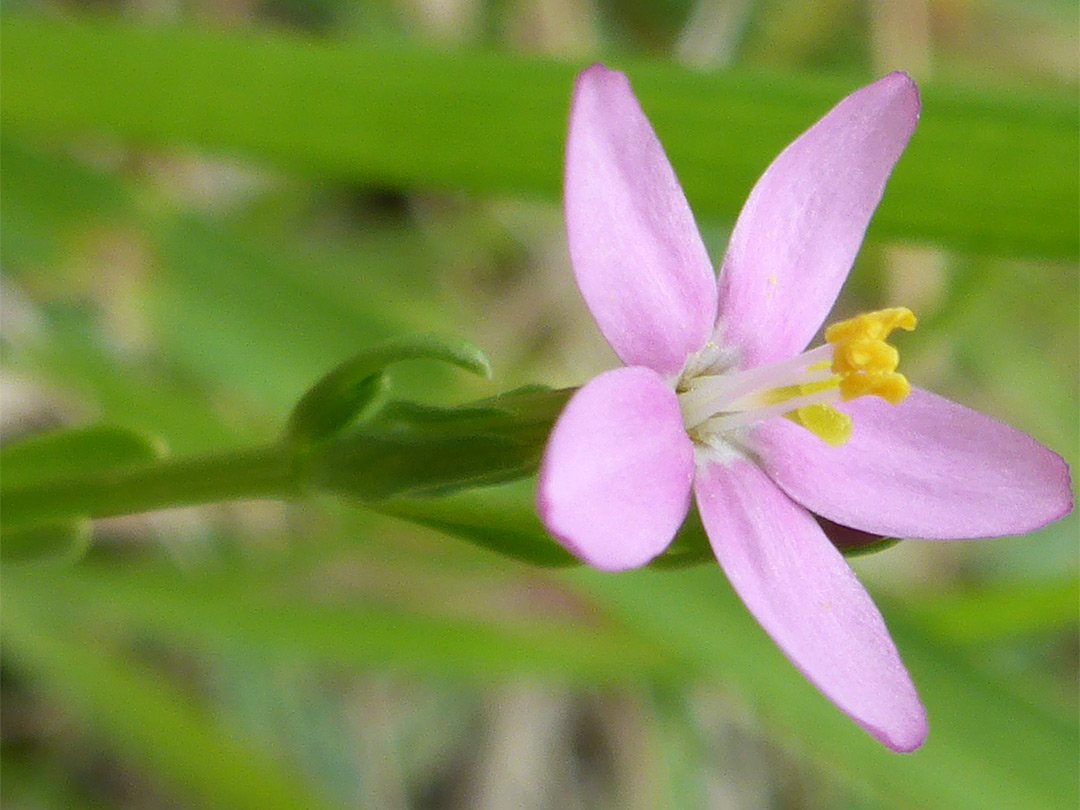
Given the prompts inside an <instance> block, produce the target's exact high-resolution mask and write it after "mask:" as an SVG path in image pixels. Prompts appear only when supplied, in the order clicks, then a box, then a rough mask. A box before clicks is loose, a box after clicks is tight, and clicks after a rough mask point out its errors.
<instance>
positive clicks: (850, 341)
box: [825, 307, 917, 405]
mask: <svg viewBox="0 0 1080 810" xmlns="http://www.w3.org/2000/svg"><path fill="white" fill-rule="evenodd" d="M916 323H917V321H916V319H915V315H914V314H913V313H912V311H911V310H910V309H908V308H907V307H892V308H890V309H881V310H878V311H877V312H867V313H864V314H862V315H857V316H856V317H854V318H850V319H848V320H846V321H840V322H838V323H834V324H832V325H831V326H830V327H828V328H827V329H826V330H825V340H826V341H828V343H829V344H830V345H831V346H832V347H833V362H832V370H833V371H834V372H835V373H836V374H838V375H839V376H840V397H841V399H843V400H845V401H847V400H851V399H855V398H857V397H863V396H868V395H871V394H873V395H874V396H878V397H881V398H882V399H884V400H885V401H886V402H889V403H891V404H893V405H895V404H897V403H898V402H900V401H901V400H902V399H903V398H904V397H906V396H907V395H908V393H910V391H911V386H910V385H909V384H908V381H907V378H905V377H904V375H903V374H897V373H896V366H897V364H898V363H899V362H900V353H899V352H898V351H896V349H895V348H893V347H892V346H890V345H889V344H888V343H886V342H885V339H886V338H887V337H888V336H889V335H890V334H891V333H892V332H893V330H895V329H904V330H907V331H908V332H910V331H911V330H912V329H914V328H915V325H916Z"/></svg>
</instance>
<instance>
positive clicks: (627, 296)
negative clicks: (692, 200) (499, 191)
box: [563, 65, 716, 377]
mask: <svg viewBox="0 0 1080 810" xmlns="http://www.w3.org/2000/svg"><path fill="white" fill-rule="evenodd" d="M565 171H566V174H565V177H564V191H563V196H564V213H565V217H566V236H567V241H568V243H569V247H570V259H571V262H572V264H573V267H574V277H575V278H576V279H577V284H578V287H579V288H580V289H581V294H582V295H583V296H584V298H585V303H586V304H588V306H589V310H590V311H591V312H592V314H593V317H594V318H596V323H597V324H598V325H599V327H600V331H601V332H602V333H603V334H604V337H605V338H607V341H608V343H610V344H611V346H612V348H613V349H615V353H616V354H618V355H619V357H620V358H621V359H622V361H623V362H624V363H626V364H627V365H641V366H647V367H648V368H651V369H653V370H654V371H656V372H658V373H660V374H663V375H665V376H668V377H671V376H673V375H675V374H677V373H678V372H679V371H680V369H681V368H682V365H683V362H684V361H685V359H686V356H687V355H688V354H690V353H691V352H695V351H697V350H698V349H700V348H701V347H702V346H703V345H705V342H706V341H707V340H708V339H709V337H710V336H711V334H712V330H713V325H714V322H715V320H716V276H715V274H714V273H713V270H712V265H711V264H710V262H709V256H708V254H707V253H706V252H705V246H704V244H702V241H701V236H700V235H699V233H698V229H697V225H695V224H694V216H693V214H691V213H690V206H689V205H687V203H686V197H684V196H683V192H682V188H681V187H680V186H679V181H678V180H677V179H676V178H675V173H674V171H672V168H671V165H670V164H669V163H668V160H667V157H666V156H665V155H664V149H663V147H661V146H660V142H659V141H658V140H657V139H656V133H654V132H653V129H652V127H651V126H650V125H649V122H648V120H647V119H646V118H645V114H644V113H643V112H642V111H641V107H640V106H638V103H637V99H635V98H634V94H633V92H632V91H631V89H630V83H629V82H628V81H627V80H626V77H625V76H624V75H623V74H621V73H618V72H615V71H612V70H608V69H607V68H605V67H603V66H602V65H593V66H592V67H589V68H586V69H585V70H583V71H582V72H581V73H580V74H579V75H578V78H577V82H576V83H575V85H574V98H573V101H572V103H571V107H570V131H569V133H568V134H567V137H566V170H565Z"/></svg>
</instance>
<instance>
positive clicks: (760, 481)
mask: <svg viewBox="0 0 1080 810" xmlns="http://www.w3.org/2000/svg"><path fill="white" fill-rule="evenodd" d="M918 115H919V96H918V90H917V89H916V87H915V84H914V83H913V82H912V81H911V79H910V78H909V77H908V76H906V75H905V74H903V73H893V74H890V75H888V76H886V77H885V78H883V79H881V80H879V81H877V82H875V83H873V84H871V85H869V86H868V87H864V88H863V89H861V90H858V91H856V92H855V93H853V94H852V95H850V96H848V97H847V98H845V99H844V100H843V101H841V102H840V103H839V104H838V105H837V106H836V107H835V108H833V110H832V111H830V112H829V113H828V114H827V115H826V116H825V117H824V118H822V119H821V120H820V121H819V122H818V123H817V124H815V125H814V126H813V127H811V128H810V129H809V130H808V131H807V132H806V133H804V134H803V135H801V136H800V137H799V138H798V139H797V140H796V141H795V142H794V143H792V144H791V145H790V146H788V148H787V149H785V150H784V151H783V152H782V153H781V154H780V156H779V157H778V158H777V159H776V160H775V161H773V163H772V165H771V166H769V168H768V169H767V170H766V172H765V174H764V175H763V176H762V178H761V179H760V180H759V181H758V183H757V185H756V186H755V187H754V189H753V191H752V192H751V193H750V197H749V199H748V200H747V202H746V205H745V206H744V208H743V210H742V213H741V214H740V215H739V218H738V221H737V222H736V224H735V228H734V231H733V232H732V235H731V241H730V244H729V245H728V249H727V254H726V255H725V257H724V261H723V263H722V265H721V267H720V273H719V278H717V276H716V275H715V274H714V273H713V271H712V267H711V266H710V262H709V258H708V256H707V255H706V252H705V247H704V245H703V244H702V241H701V237H700V235H699V234H698V231H697V228H696V226H695V224H694V219H693V216H692V214H691V213H690V209H689V207H688V205H687V203H686V199H685V197H684V196H683V193H682V190H681V188H680V186H679V183H678V181H677V180H676V178H675V174H674V172H673V171H672V169H671V166H670V165H669V164H668V161H667V158H666V157H665V155H664V151H663V149H662V147H661V146H660V143H659V141H658V140H657V138H656V135H655V133H654V132H653V130H652V128H651V126H650V125H649V122H648V121H647V120H646V118H645V116H644V114H643V113H642V111H641V108H640V107H639V106H638V103H637V101H636V100H635V98H634V95H633V93H632V92H631V90H630V85H629V83H628V82H627V80H626V78H625V77H624V76H623V75H622V74H621V73H617V72H613V71H610V70H607V69H606V68H604V67H603V66H601V65H594V66H592V67H590V68H588V69H586V70H585V71H583V72H582V73H581V74H580V75H579V76H578V79H577V82H576V85H575V88H574V96H573V102H572V104H571V110H570V127H569V134H568V136H567V144H566V169H565V172H566V173H565V178H564V182H565V188H564V195H565V216H566V231H567V237H568V242H569V248H570V258H571V260H572V263H573V268H574V275H575V277H576V279H577V284H578V287H579V288H580V289H581V293H582V295H583V296H584V298H585V301H586V303H587V304H588V306H589V309H590V310H591V311H592V314H593V317H594V318H595V319H596V322H597V324H598V325H599V327H600V331H601V332H602V333H603V334H604V337H605V338H607V340H608V342H609V343H610V344H611V346H612V348H614V350H615V352H616V354H618V356H619V358H620V359H621V360H622V361H623V362H624V363H625V364H626V366H625V368H619V369H615V370H612V371H607V372H604V373H603V374H600V375H599V376H597V377H596V378H594V379H593V380H591V381H590V382H589V383H587V384H586V385H585V386H584V387H582V388H581V389H580V390H579V391H577V392H576V393H575V394H574V396H573V397H572V398H571V399H570V401H569V402H568V403H567V405H566V408H565V409H564V411H563V412H562V414H561V416H560V417H559V419H558V421H557V423H556V425H555V427H554V429H553V431H552V433H551V436H550V438H549V440H548V444H547V448H546V450H545V454H544V459H543V462H542V465H541V469H540V476H539V485H538V493H537V504H538V507H539V512H540V515H541V518H542V519H543V521H544V524H545V526H546V527H547V528H548V530H549V531H550V532H551V533H552V535H554V536H555V537H556V538H557V539H558V540H559V541H560V542H561V543H562V544H563V545H565V546H566V548H568V549H569V550H570V551H571V552H573V553H574V554H575V555H577V556H578V557H579V558H580V559H582V560H583V561H585V562H586V563H588V564H590V565H592V566H594V567H596V568H600V569H603V570H609V571H617V570H622V569H627V568H633V567H636V566H640V565H643V564H644V563H646V562H648V561H649V560H651V559H652V558H653V557H655V556H656V555H658V554H660V553H661V552H662V551H663V550H664V549H665V548H666V547H667V546H668V544H669V543H670V542H671V540H672V538H673V536H674V535H675V533H676V531H677V530H678V528H679V525H680V524H681V523H682V521H683V518H684V517H685V516H686V513H687V510H688V508H689V504H690V495H691V491H693V494H694V497H695V499H696V501H697V508H698V511H699V513H700V515H701V519H702V522H703V524H704V526H705V531H706V533H707V534H708V537H709V542H710V544H711V546H712V548H713V551H714V552H715V554H716V558H717V560H718V561H719V562H720V565H721V567H722V568H723V570H724V572H725V573H726V574H727V577H728V579H729V580H730V581H731V584H732V586H733V587H734V589H735V591H736V592H737V593H738V594H739V596H740V597H741V598H742V600H743V602H745V604H746V606H747V608H748V609H749V610H750V612H751V613H752V614H753V615H754V616H755V617H756V618H757V620H758V621H759V622H760V623H761V625H762V626H763V627H764V628H765V630H766V632H767V633H768V634H769V635H770V636H771V637H772V638H773V639H774V640H775V641H776V643H777V644H778V645H779V646H780V648H781V649H782V650H783V651H784V653H785V654H786V655H787V656H788V657H789V658H790V659H791V661H792V662H793V663H794V664H795V666H796V667H798V668H799V670H801V671H802V672H803V674H805V675H806V677H807V678H809V680H810V681H811V682H812V683H814V684H815V685H816V686H817V687H818V688H819V689H820V690H821V691H822V692H823V693H824V694H825V695H826V696H827V697H828V698H829V699H830V700H832V701H833V702H834V703H835V704H836V705H837V706H838V707H839V708H840V709H841V710H843V711H844V712H846V713H847V714H848V715H850V716H851V717H852V718H853V719H854V720H855V721H856V722H857V723H859V724H860V725H861V726H862V727H863V728H864V729H866V730H867V731H868V732H869V733H870V734H872V735H873V736H874V737H876V738H877V739H878V740H880V741H881V742H882V743H884V744H885V745H886V746H888V747H889V748H891V749H893V750H896V751H910V750H912V749H914V748H916V747H918V746H919V745H920V744H921V743H922V741H923V739H924V737H925V736H926V716H925V713H924V711H923V707H922V705H921V703H920V702H919V698H918V696H917V695H916V693H915V688H914V686H913V685H912V683H911V679H910V677H909V675H908V673H907V671H906V670H905V668H904V665H903V664H902V663H901V661H900V658H899V655H898V654H897V651H896V647H895V646H894V644H893V642H892V639H891V638H890V637H889V634H888V631H887V630H886V628H885V625H884V622H883V621H882V618H881V614H880V613H879V612H878V610H877V608H876V607H875V606H874V604H873V602H872V601H871V599H870V597H869V595H868V594H867V593H866V591H865V590H864V589H863V588H862V586H861V585H860V584H859V583H858V581H857V580H856V578H855V575H854V574H853V573H852V571H851V569H850V568H849V567H848V565H847V563H846V562H845V560H844V558H843V556H842V555H841V554H840V553H839V551H837V548H836V547H835V546H834V545H833V543H832V542H830V540H829V537H828V536H827V535H826V533H825V531H824V530H823V529H822V525H823V524H822V523H819V521H818V520H817V519H816V517H818V518H824V519H825V521H824V525H826V526H830V527H831V528H830V530H834V529H835V530H836V531H838V532H839V531H849V530H851V529H854V530H859V531H861V532H868V533H871V534H874V535H881V536H889V537H920V538H930V539H938V540H949V539H959V538H967V537H978V536H992V535H1004V534H1015V533H1021V532H1026V531H1029V530H1031V529H1035V528H1037V527H1039V526H1042V525H1044V524H1046V523H1048V522H1050V521H1052V520H1054V519H1056V518H1058V517H1060V516H1061V515H1063V514H1065V513H1066V512H1067V511H1069V509H1070V508H1071V488H1070V483H1069V473H1068V469H1067V467H1066V466H1065V464H1064V462H1063V461H1062V460H1061V458H1060V457H1058V456H1057V455H1056V454H1054V453H1053V452H1051V451H1050V450H1048V449H1046V448H1045V447H1043V446H1042V445H1040V444H1039V443H1038V442H1036V441H1034V440H1033V439H1031V438H1029V437H1028V436H1026V435H1024V434H1022V433H1020V432H1018V431H1016V430H1013V429H1012V428H1010V427H1008V426H1007V425H1004V424H1002V423H1000V422H997V421H995V420H993V419H991V418H989V417H987V416H983V415H982V414H979V413H976V412H975V411H972V410H969V409H968V408H965V407H964V406H962V405H958V404H956V403H954V402H950V401H949V400H947V399H943V398H941V397H939V396H936V395H934V394H931V393H929V392H926V391H921V390H919V389H917V388H911V387H910V386H909V385H908V382H907V380H906V379H905V378H904V377H903V376H902V375H900V374H898V373H897V372H896V366H897V359H898V358H897V353H896V350H895V349H894V348H893V347H892V346H890V345H889V344H887V343H886V342H885V339H886V338H887V337H888V335H889V333H890V332H891V331H892V330H893V329H896V328H900V329H912V328H913V327H914V325H915V318H914V316H913V315H912V313H911V312H910V311H908V310H907V309H904V308H899V307H898V308H893V309H886V310H881V311H878V312H871V313H868V314H864V315H860V316H858V317H856V318H853V319H851V320H847V321H842V322H840V323H836V324H833V325H832V326H830V327H828V328H827V329H826V330H825V338H824V342H823V343H822V344H821V345H820V346H818V347H816V348H812V349H810V350H808V351H807V350H806V347H807V345H808V344H809V342H810V340H811V339H812V338H813V337H814V335H815V334H816V332H817V331H818V329H819V327H820V326H821V324H822V322H823V320H824V318H825V315H826V313H827V312H828V311H829V309H830V307H831V306H832V304H833V301H834V300H835V299H836V296H837V293H838V291H839V289H840V286H841V284H842V283H843V281H844V279H845V277H846V276H847V274H848V271H849V269H850V268H851V265H852V261H853V260H854V257H855V254H856V253H857V252H858V249H859V245H860V243H861V242H862V238H863V233H864V231H865V230H866V225H867V222H868V221H869V219H870V215H871V214H872V212H873V210H874V208H875V207H876V205H877V203H878V201H879V200H880V199H881V194H882V190H883V189H884V186H885V181H886V179H887V178H888V175H889V173H890V171H891V170H892V167H893V165H894V164H895V162H896V160H897V159H898V158H899V156H900V153H901V152H902V151H903V149H904V146H905V145H906V144H907V141H908V138H909V137H910V136H911V133H912V131H913V130H914V128H915V122H916V120H917V118H918ZM718 137H720V136H719V135H718ZM815 516H816V517H815ZM830 522H831V523H830Z"/></svg>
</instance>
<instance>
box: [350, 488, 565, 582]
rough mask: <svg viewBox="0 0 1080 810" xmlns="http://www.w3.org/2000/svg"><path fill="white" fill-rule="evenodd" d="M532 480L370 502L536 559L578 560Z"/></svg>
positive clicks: (499, 550)
mask: <svg viewBox="0 0 1080 810" xmlns="http://www.w3.org/2000/svg"><path fill="white" fill-rule="evenodd" d="M532 487H533V485H532V482H531V481H529V482H526V483H525V484H522V483H513V484H507V485H505V486H503V487H496V488H489V489H474V490H470V491H467V492H460V493H456V494H454V495H447V496H444V497H440V498H432V497H429V498H395V499H392V500H388V501H382V502H381V503H378V504H374V505H372V507H371V508H373V509H375V510H376V511H378V512H380V513H382V514H385V515H393V516H394V517H398V518H402V519H404V520H409V521H412V522H413V523H419V524H420V525H421V526H427V527H429V528H432V529H437V530H439V531H441V532H444V533H446V534H450V535H453V536H454V537H458V538H460V539H462V540H467V541H469V542H471V543H475V544H476V545H478V546H481V547H483V548H486V549H488V550H489V551H494V552H496V553H497V554H502V555H503V556H506V557H512V558H514V559H516V560H521V561H522V562H527V563H531V564H533V565H544V566H563V565H575V564H576V563H577V560H576V559H575V558H574V557H572V556H571V555H570V553H569V552H567V551H566V550H565V549H563V547H562V546H560V545H559V544H558V543H556V542H555V541H554V540H552V539H551V537H549V536H548V534H547V532H545V531H544V528H543V526H541V525H540V519H539V518H538V517H537V515H536V507H535V506H534V505H533V499H532V497H531V493H532Z"/></svg>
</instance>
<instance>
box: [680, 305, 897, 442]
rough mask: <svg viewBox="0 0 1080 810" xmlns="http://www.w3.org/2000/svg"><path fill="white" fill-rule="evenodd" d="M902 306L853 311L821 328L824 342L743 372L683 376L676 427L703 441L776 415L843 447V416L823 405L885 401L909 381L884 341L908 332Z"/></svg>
mask: <svg viewBox="0 0 1080 810" xmlns="http://www.w3.org/2000/svg"><path fill="white" fill-rule="evenodd" d="M915 323H916V321H915V316H914V315H913V314H912V312H911V310H909V309H907V308H905V307H892V308H890V309H881V310H877V311H876V312H867V313H864V314H862V315H857V316H856V317H854V318H851V319H849V320H846V321H840V322H838V323H834V324H832V325H831V326H829V327H827V328H826V329H825V343H824V344H822V345H821V346H818V347H816V348H813V349H810V350H809V351H806V352H803V353H802V354H800V355H797V356H795V357H792V358H789V359H787V360H781V361H778V362H776V363H769V364H768V365H764V366H758V367H757V368H751V369H747V370H745V371H727V372H724V373H719V374H710V373H708V370H706V371H705V372H704V373H693V372H688V373H684V375H683V378H682V379H681V380H680V381H679V383H678V385H677V386H676V392H677V394H678V397H679V407H680V408H681V410H682V416H683V426H684V427H685V428H686V431H687V433H688V434H689V435H690V437H691V438H692V439H694V440H696V441H703V442H706V443H708V439H709V438H710V437H713V436H715V435H717V434H720V433H727V432H729V431H732V430H736V429H738V428H743V427H748V426H750V425H753V424H756V423H757V422H761V421H762V420H764V419H769V418H771V417H774V416H784V417H786V418H788V419H791V420H792V421H794V422H795V423H797V424H799V425H802V426H803V427H804V428H806V429H807V430H809V431H810V432H811V433H813V434H814V435H816V436H818V437H819V438H820V439H821V440H822V441H824V442H826V443H828V444H831V445H838V444H843V443H844V442H846V441H847V440H848V437H849V436H850V435H851V417H849V416H848V415H847V414H845V413H842V412H841V411H839V410H837V409H836V408H834V407H832V405H831V403H833V402H837V401H845V402H846V401H848V400H852V399H857V398H858V397H863V396H869V395H874V396H878V397H881V398H882V399H884V400H885V401H886V402H889V403H891V404H893V405H895V404H896V403H898V402H900V401H901V400H902V399H903V398H904V397H906V396H907V395H908V392H909V391H910V390H911V386H910V385H909V384H908V381H907V378H905V377H904V375H903V374H899V373H897V371H896V366H897V364H898V363H899V361H900V354H899V352H897V351H896V349H895V348H894V347H893V346H890V345H889V344H888V343H886V342H885V341H886V338H888V336H889V334H890V333H891V332H892V331H893V330H894V329H904V330H906V331H909V332H910V331H911V330H912V329H914V328H915Z"/></svg>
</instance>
